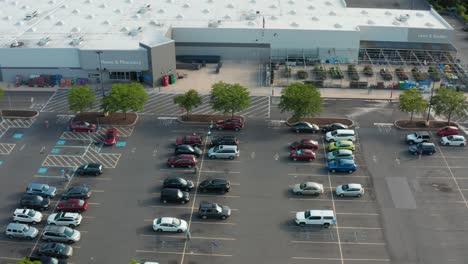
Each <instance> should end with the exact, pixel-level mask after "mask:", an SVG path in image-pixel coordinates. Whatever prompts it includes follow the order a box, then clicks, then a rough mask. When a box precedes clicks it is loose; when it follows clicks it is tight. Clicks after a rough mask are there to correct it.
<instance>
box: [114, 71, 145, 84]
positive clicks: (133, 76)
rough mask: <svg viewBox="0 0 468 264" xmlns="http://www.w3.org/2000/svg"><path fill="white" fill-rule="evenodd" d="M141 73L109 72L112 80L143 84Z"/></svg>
mask: <svg viewBox="0 0 468 264" xmlns="http://www.w3.org/2000/svg"><path fill="white" fill-rule="evenodd" d="M141 76H142V75H141V72H134V71H132V72H109V79H110V80H119V81H135V82H142V81H143V80H142V78H141Z"/></svg>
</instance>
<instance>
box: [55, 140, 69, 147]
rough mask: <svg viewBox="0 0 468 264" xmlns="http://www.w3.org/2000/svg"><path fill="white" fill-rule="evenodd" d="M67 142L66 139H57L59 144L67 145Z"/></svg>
mask: <svg viewBox="0 0 468 264" xmlns="http://www.w3.org/2000/svg"><path fill="white" fill-rule="evenodd" d="M65 142H67V141H66V140H59V141H57V145H62V146H63V145H65Z"/></svg>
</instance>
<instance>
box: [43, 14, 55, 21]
mask: <svg viewBox="0 0 468 264" xmlns="http://www.w3.org/2000/svg"><path fill="white" fill-rule="evenodd" d="M54 17H55V16H54V15H48V16H46V17H45V18H46V19H47V20H51V19H53V18H54Z"/></svg>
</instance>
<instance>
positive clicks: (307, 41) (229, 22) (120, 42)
mask: <svg viewBox="0 0 468 264" xmlns="http://www.w3.org/2000/svg"><path fill="white" fill-rule="evenodd" d="M0 5H1V7H2V13H0V15H1V17H0V81H4V82H15V80H16V79H17V78H18V76H22V77H23V78H29V77H30V76H38V75H60V76H62V77H63V78H87V79H89V80H91V81H97V80H98V79H97V77H99V74H100V72H102V73H103V74H102V77H103V79H104V81H105V82H108V81H138V82H145V83H147V84H149V85H153V86H157V85H159V83H160V80H161V78H162V77H163V76H167V75H170V74H174V73H175V71H176V56H178V55H217V56H220V57H221V60H255V61H262V62H266V61H268V60H270V59H271V58H288V57H307V58H310V59H317V60H321V61H339V62H342V63H357V62H358V58H359V51H360V49H361V48H363V47H380V46H385V45H396V46H406V47H408V48H414V49H421V48H424V47H427V46H428V45H429V46H430V47H431V48H436V49H440V50H447V51H455V49H454V47H453V45H452V39H453V34H454V30H453V29H452V27H451V26H450V25H449V24H448V23H447V22H446V21H445V20H444V19H443V18H442V17H441V16H439V15H438V14H437V12H435V11H434V10H428V11H419V10H387V9H364V8H347V7H346V3H345V1H343V0H315V1H308V0H276V1H268V0H236V1H231V0H186V1H180V0H158V1H148V0H147V1H143V0H100V1H98V0H78V1H66V2H61V1H56V0H0Z"/></svg>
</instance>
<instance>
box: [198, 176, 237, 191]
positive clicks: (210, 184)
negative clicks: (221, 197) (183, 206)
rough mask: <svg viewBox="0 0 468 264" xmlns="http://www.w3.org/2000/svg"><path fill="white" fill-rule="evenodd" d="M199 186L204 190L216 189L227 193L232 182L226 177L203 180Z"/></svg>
mask: <svg viewBox="0 0 468 264" xmlns="http://www.w3.org/2000/svg"><path fill="white" fill-rule="evenodd" d="M199 187H200V191H202V192H208V191H215V192H221V193H225V192H229V189H231V183H230V182H229V181H228V180H226V179H211V180H204V181H202V182H201V183H200V186H199Z"/></svg>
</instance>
